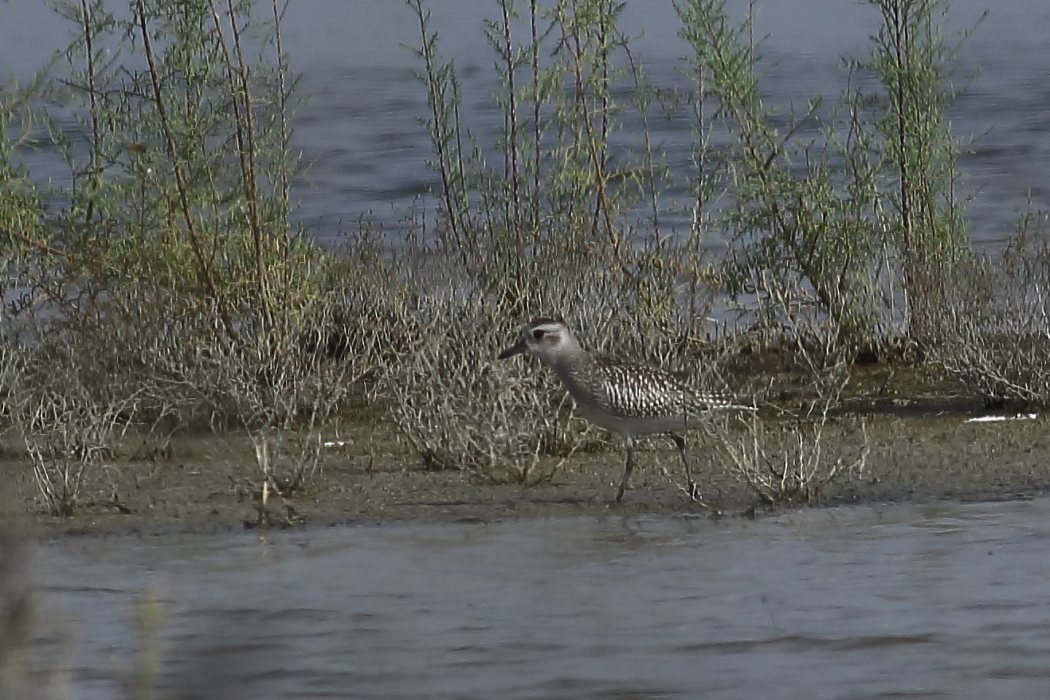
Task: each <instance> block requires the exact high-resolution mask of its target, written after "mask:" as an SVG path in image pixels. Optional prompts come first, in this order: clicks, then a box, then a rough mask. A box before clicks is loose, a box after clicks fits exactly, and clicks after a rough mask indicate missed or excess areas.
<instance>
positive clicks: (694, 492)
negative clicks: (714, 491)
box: [678, 481, 704, 501]
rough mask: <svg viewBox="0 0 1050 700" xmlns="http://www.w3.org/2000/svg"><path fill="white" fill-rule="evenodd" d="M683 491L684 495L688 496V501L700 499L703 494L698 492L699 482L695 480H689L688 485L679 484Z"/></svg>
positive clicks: (702, 498) (702, 497)
mask: <svg viewBox="0 0 1050 700" xmlns="http://www.w3.org/2000/svg"><path fill="white" fill-rule="evenodd" d="M678 488H680V489H682V491H684V492H685V495H687V496H689V500H690V501H702V500H704V495H703V494H702V493H700V484H698V483H696V482H695V481H690V482H689V485H688V486H679V487H678Z"/></svg>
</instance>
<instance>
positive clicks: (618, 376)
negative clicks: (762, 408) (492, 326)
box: [499, 318, 755, 503]
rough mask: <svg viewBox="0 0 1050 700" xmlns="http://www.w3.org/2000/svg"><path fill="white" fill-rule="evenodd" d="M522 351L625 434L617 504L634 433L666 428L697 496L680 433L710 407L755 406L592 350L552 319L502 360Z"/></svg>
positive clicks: (541, 321) (524, 335) (594, 417)
mask: <svg viewBox="0 0 1050 700" xmlns="http://www.w3.org/2000/svg"><path fill="white" fill-rule="evenodd" d="M521 353H528V354H529V355H532V356H534V357H537V358H539V359H540V360H541V361H542V362H543V364H545V365H547V366H548V367H550V368H551V369H552V370H554V373H555V374H556V375H557V376H558V379H560V380H561V383H562V385H563V386H564V387H565V388H566V389H567V390H568V392H569V394H570V395H571V396H572V398H573V400H574V401H575V402H576V406H577V407H578V408H579V410H580V413H582V414H583V417H584V418H586V419H587V420H589V421H590V422H591V423H594V424H595V425H597V426H600V427H602V428H605V429H606V430H609V431H611V432H614V433H619V434H620V435H622V436H623V439H624V444H625V446H626V448H627V464H626V465H625V467H624V472H623V479H622V480H621V481H620V488H619V490H618V491H617V492H616V502H617V503H619V502H620V501H621V499H622V498H623V492H624V490H625V489H626V488H627V482H628V481H629V480H630V478H631V471H632V470H633V469H634V444H635V443H634V440H635V437H636V436H639V435H651V434H657V433H666V434H667V435H668V436H669V437H670V438H671V440H673V441H674V444H675V446H676V447H677V448H678V453H679V454H680V455H681V456H682V464H683V465H684V466H685V477H686V481H687V483H688V490H687V493H688V494H689V498H690V499H691V500H698V499H700V498H701V495H700V490H699V487H698V486H697V484H696V483H695V482H694V481H693V475H692V472H691V471H690V469H689V458H688V457H687V456H686V454H685V438H684V437H682V435H681V433H684V432H685V431H686V430H689V429H692V428H696V427H698V426H699V424H700V420H701V416H702V415H704V414H706V413H709V412H711V411H717V410H745V411H753V410H755V409H754V407H753V406H746V405H743V404H739V403H735V402H734V400H733V399H732V397H730V396H728V395H726V394H722V393H718V392H709V391H701V390H699V389H696V388H694V387H692V386H689V385H688V384H686V383H684V382H682V381H680V380H679V379H677V378H676V377H675V376H674V375H672V374H670V373H668V372H665V371H663V370H661V369H656V368H654V367H649V366H647V365H643V364H638V363H633V362H620V361H617V360H613V359H610V358H607V357H603V356H600V355H592V354H591V353H589V352H587V351H586V350H584V349H583V348H582V347H581V346H580V344H579V342H577V340H576V338H575V337H574V336H573V334H572V332H571V331H570V330H569V329H568V327H566V325H565V324H564V323H562V322H560V321H556V320H553V319H549V318H537V319H535V320H533V321H532V322H531V323H529V324H528V325H526V326H525V327H524V328H523V329H522V330H521V337H520V338H519V339H518V342H516V343H515V344H514V345H512V346H510V347H509V348H507V349H505V350H504V351H503V352H501V353H500V354H499V359H501V360H505V359H507V358H508V357H513V356H514V355H518V354H521Z"/></svg>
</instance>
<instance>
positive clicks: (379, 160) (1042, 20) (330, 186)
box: [0, 0, 1050, 245]
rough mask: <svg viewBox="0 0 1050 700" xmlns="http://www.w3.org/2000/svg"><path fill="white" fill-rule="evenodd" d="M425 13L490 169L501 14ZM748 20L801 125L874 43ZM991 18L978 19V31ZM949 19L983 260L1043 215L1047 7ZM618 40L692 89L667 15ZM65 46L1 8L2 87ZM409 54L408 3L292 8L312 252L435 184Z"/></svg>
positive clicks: (450, 4)
mask: <svg viewBox="0 0 1050 700" xmlns="http://www.w3.org/2000/svg"><path fill="white" fill-rule="evenodd" d="M262 4H263V5H266V4H267V3H262ZM747 4H748V3H747V0H730V1H729V2H728V3H727V5H728V7H729V8H730V11H731V13H732V15H733V16H734V17H736V18H740V17H743V15H744V13H745V11H746V9H747ZM112 6H114V7H126V6H127V5H126V3H124V4H122V3H120V2H115V3H112ZM429 6H430V8H431V9H432V11H433V25H434V28H435V29H436V30H437V31H438V32H439V34H440V37H441V43H440V44H439V49H440V51H441V52H442V55H443V56H444V57H446V58H451V59H454V60H455V62H456V66H457V67H458V69H459V71H460V74H461V77H462V82H463V90H464V105H463V112H464V114H465V116H466V118H467V119H468V121H469V126H470V129H471V131H472V133H473V134H475V135H476V136H477V137H478V141H479V143H480V144H481V145H482V146H483V147H485V148H486V149H487V156H488V158H489V159H490V161H491V162H498V155H497V154H496V153H494V152H493V151H492V150H491V144H493V143H495V140H496V138H497V130H498V128H499V126H500V125H501V124H502V116H501V115H500V113H499V111H498V110H497V109H496V107H495V103H494V101H493V99H492V92H493V90H494V89H495V82H494V77H493V75H494V72H493V68H492V64H493V60H494V59H493V54H492V52H491V50H490V48H489V47H488V45H487V43H486V40H485V37H484V34H483V31H482V30H483V24H482V23H483V20H484V19H485V18H492V17H494V16H495V14H496V11H497V5H496V3H495V2H494V0H440V2H430V3H429ZM755 7H756V8H757V20H756V29H755V36H756V39H757V40H759V52H760V54H761V55H762V57H763V64H762V66H763V71H764V73H765V80H764V82H763V93H764V101H765V102H766V104H768V105H772V106H775V107H777V108H779V109H781V110H783V111H785V112H786V111H787V110H788V109H789V107H790V105H792V104H793V105H794V108H795V110H796V111H805V105H806V102H807V100H808V99H810V98H811V97H815V96H818V95H823V96H825V97H826V98H829V99H830V98H834V97H835V96H837V95H838V94H839V93H840V92H841V90H842V89H843V88H844V87H845V85H846V79H847V74H846V72H845V71H844V70H843V69H842V67H841V57H843V56H851V57H854V58H862V57H864V56H865V55H866V53H867V51H868V50H869V37H870V36H871V35H872V34H874V33H875V32H877V31H878V14H877V12H876V11H875V10H873V9H872V8H871V7H866V6H864V5H863V4H862V3H857V2H843V1H842V0H798V1H796V2H790V3H788V2H778V1H776V0H758V1H757V2H755ZM986 9H987V10H988V15H987V17H986V18H985V19H984V21H982V22H979V23H978V20H979V19H980V17H981V15H982V12H983V11H984V10H986ZM263 11H264V12H265V8H264V10H263ZM949 17H950V18H949V22H948V24H949V26H950V27H951V28H955V29H969V28H974V27H975V25H976V27H975V30H974V32H973V33H972V34H971V35H970V37H969V38H968V39H967V40H966V42H965V43H964V44H963V45H962V47H961V49H960V51H959V56H958V70H957V72H956V73H955V75H954V77H953V78H952V81H951V84H952V86H953V89H956V90H959V91H962V93H963V94H962V95H961V97H960V99H959V102H958V104H957V105H956V106H955V107H954V108H953V109H952V110H951V112H950V115H949V116H950V119H951V125H952V130H953V133H954V134H955V135H957V136H958V137H959V138H960V139H962V140H964V141H965V140H968V139H969V138H970V137H971V136H974V137H978V138H977V141H976V142H975V143H974V144H973V146H972V152H970V153H969V154H967V155H965V156H964V157H963V158H962V159H961V166H962V168H963V170H964V171H965V176H966V184H965V187H966V188H968V190H969V191H972V192H973V194H974V204H973V206H972V207H971V208H970V210H969V213H970V215H971V217H972V221H973V236H974V238H975V240H977V241H978V242H982V243H989V244H994V243H995V242H997V241H1001V240H1002V239H1003V238H1004V237H1005V235H1006V234H1007V233H1009V231H1010V230H1011V229H1012V227H1013V225H1014V223H1015V222H1016V219H1017V214H1018V212H1019V211H1020V210H1022V209H1023V208H1024V206H1025V203H1026V194H1027V190H1028V188H1032V194H1033V201H1034V203H1035V204H1036V205H1037V206H1042V207H1044V208H1045V207H1047V206H1048V204H1050V187H1048V185H1047V180H1046V177H1045V176H1044V172H1045V169H1046V166H1047V162H1048V159H1050V87H1048V86H1050V52H1048V51H1046V27H1047V26H1048V22H1050V4H1048V3H1046V2H1045V0H1011V1H1010V2H999V3H995V2H991V0H954V1H953V2H952V10H951V13H950V16H949ZM622 28H623V29H624V31H625V32H626V33H627V34H630V35H637V36H638V37H639V38H638V40H637V44H636V46H635V50H636V56H637V58H638V59H639V60H640V61H641V62H642V64H643V65H644V66H645V69H646V73H647V75H648V76H649V78H650V79H651V80H653V81H654V82H655V83H656V84H658V85H659V86H661V87H664V88H670V87H672V86H677V87H678V88H680V89H684V90H688V89H689V88H690V84H689V81H688V80H687V79H686V78H685V77H684V76H683V75H682V74H681V71H680V69H681V66H682V58H683V57H684V56H685V55H686V54H687V53H688V51H687V47H686V45H685V43H684V42H683V41H682V40H681V39H679V38H678V37H677V31H678V28H679V25H678V20H677V18H676V16H675V13H674V9H673V5H672V3H671V2H670V1H669V0H665V1H663V2H655V3H654V2H636V1H633V0H632V1H630V2H628V3H627V7H626V10H625V12H624V15H623V18H622ZM70 35H71V33H70V29H69V27H68V25H66V24H64V23H62V22H61V21H59V20H57V19H55V17H54V15H53V14H52V13H50V12H48V11H47V10H46V9H45V7H44V3H42V2H40V0H11V1H10V2H8V3H0V66H2V67H3V68H0V75H6V74H13V75H15V76H16V77H19V78H20V79H22V80H25V79H26V78H28V76H29V75H31V73H32V71H33V70H34V69H36V68H38V67H40V66H41V65H42V64H43V63H44V61H45V60H46V59H47V58H48V56H50V55H51V54H52V53H53V52H54V51H56V50H59V49H60V48H62V47H63V46H64V45H65V43H66V42H68V41H69V38H70ZM521 38H524V36H522V37H521ZM418 41H419V31H418V25H417V23H416V21H415V19H414V17H413V16H412V13H411V11H410V10H409V8H408V7H407V6H406V4H405V3H404V2H397V1H394V0H355V1H354V2H346V0H292V1H291V2H290V3H289V6H288V10H287V14H286V17H285V20H284V46H285V49H286V51H287V52H288V54H289V55H290V57H291V60H292V67H293V70H294V71H296V72H297V73H300V74H301V75H302V83H301V88H302V93H301V94H303V95H304V96H307V97H308V101H307V103H306V104H304V105H302V106H301V108H299V109H298V110H297V111H296V114H295V118H294V121H293V125H294V129H295V134H294V139H293V146H294V147H295V148H297V149H300V150H301V151H302V153H303V156H304V158H305V160H306V161H307V162H308V163H311V164H312V166H311V168H310V169H309V171H308V173H307V174H306V176H305V177H304V178H302V179H301V180H299V181H298V182H297V184H296V187H295V193H294V195H295V197H296V198H297V199H298V200H299V201H300V202H301V205H302V206H301V209H300V210H299V212H298V216H299V217H300V219H301V220H302V221H303V222H304V223H306V224H307V225H308V226H310V227H311V229H312V230H314V231H316V232H317V233H318V235H319V236H320V237H321V238H322V239H323V240H327V241H331V242H335V241H337V240H338V239H339V232H340V230H343V229H351V230H352V229H353V228H355V226H356V224H357V221H358V219H359V217H362V216H368V215H372V216H374V218H375V219H376V220H378V221H379V222H383V223H384V224H387V225H395V226H396V224H397V222H398V221H399V220H401V219H402V218H403V217H404V216H405V215H406V214H407V213H408V212H409V211H411V210H412V208H413V206H414V205H415V204H416V203H418V201H419V198H420V197H423V196H424V195H426V193H427V192H428V190H429V188H431V187H433V186H435V185H436V184H437V178H436V176H435V175H434V173H433V172H432V171H431V170H430V169H429V168H428V167H427V166H426V165H425V159H426V158H428V157H429V156H430V148H429V145H428V142H427V138H426V133H425V130H424V129H423V127H422V126H420V125H419V123H418V121H417V118H418V117H420V116H423V115H424V114H425V113H426V104H425V93H424V90H423V88H422V86H421V85H420V83H419V81H418V79H417V78H416V77H415V74H414V72H415V71H416V70H417V69H418V68H419V65H418V62H417V60H416V59H415V58H414V56H413V54H412V51H411V50H410V49H409V48H406V47H412V46H415V45H417V44H418ZM687 111H688V110H685V111H683V113H682V114H676V115H675V116H674V117H672V118H669V119H664V118H654V119H653V120H652V121H651V127H652V129H653V134H652V142H653V144H654V145H655V146H656V147H657V148H658V149H659V150H660V152H661V153H662V154H664V155H665V156H666V158H667V164H668V166H669V167H670V168H671V170H672V171H673V172H676V173H678V174H679V175H681V174H682V173H683V172H692V167H693V166H691V165H690V162H689V144H690V143H691V141H692V139H693V136H692V134H691V131H690V129H691V122H690V118H689V116H688V114H687V113H686V112H687ZM65 126H66V128H69V129H72V130H73V131H74V133H75V132H76V131H77V130H78V129H79V128H80V127H79V126H78V125H76V124H75V123H73V122H72V121H70V122H69V123H67V124H65ZM635 136H637V134H633V135H630V134H629V135H628V136H627V138H628V140H630V139H631V138H634V137H635ZM622 137H623V135H622V134H621V135H620V136H619V137H618V138H622ZM638 145H639V146H640V142H639V144H638ZM25 155H26V157H27V158H28V160H29V164H30V166H31V167H32V168H33V172H34V176H35V177H37V178H38V179H39V180H41V181H46V180H47V179H48V178H53V179H54V181H55V182H56V183H59V184H64V182H65V181H66V180H68V170H67V169H66V168H64V166H62V165H61V161H60V159H59V158H58V157H57V154H56V153H54V152H53V151H48V150H42V151H32V150H30V151H27V152H26V154H25ZM678 180H679V181H680V182H684V178H682V177H679V178H678ZM667 195H668V196H667V198H666V200H665V202H664V206H665V211H664V212H663V214H662V216H663V217H664V222H665V224H668V225H678V226H681V225H682V224H684V223H685V222H686V221H687V215H686V214H685V212H686V211H687V207H688V206H690V205H691V203H690V202H689V201H688V199H689V198H688V195H687V192H686V191H685V189H684V187H683V186H682V185H681V184H679V185H678V186H677V189H676V188H672V189H671V190H670V191H669V192H668V193H667ZM431 204H432V202H431ZM676 207H678V209H676ZM717 243H718V242H717V241H714V242H713V244H714V245H717Z"/></svg>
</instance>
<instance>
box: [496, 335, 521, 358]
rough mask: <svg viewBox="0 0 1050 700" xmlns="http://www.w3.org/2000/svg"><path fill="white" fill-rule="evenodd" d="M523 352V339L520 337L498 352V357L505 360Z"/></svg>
mask: <svg viewBox="0 0 1050 700" xmlns="http://www.w3.org/2000/svg"><path fill="white" fill-rule="evenodd" d="M523 352H525V339H524V338H522V339H521V340H519V341H518V342H516V343H514V345H511V346H510V347H509V348H507V349H506V350H504V351H503V352H501V353H500V354H499V359H501V360H506V359H507V358H508V357H514V356H515V355H520V354H521V353H523Z"/></svg>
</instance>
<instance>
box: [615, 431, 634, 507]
mask: <svg viewBox="0 0 1050 700" xmlns="http://www.w3.org/2000/svg"><path fill="white" fill-rule="evenodd" d="M624 443H625V444H626V445H627V466H625V467H624V470H623V481H621V482H620V490H619V491H617V492H616V502H617V503H619V502H620V499H621V498H623V492H624V489H626V488H627V482H628V481H629V480H630V478H631V470H633V469H634V438H633V437H631V436H630V435H625V436H624Z"/></svg>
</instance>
